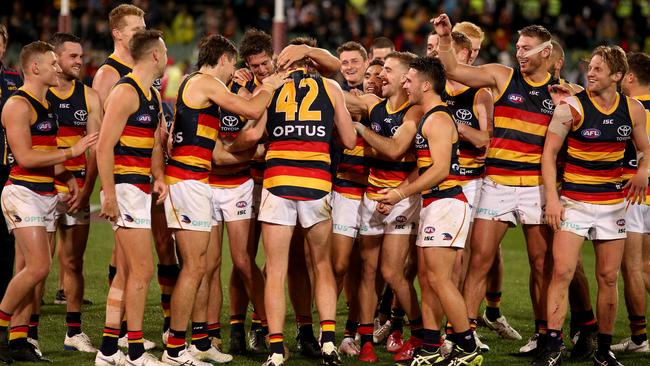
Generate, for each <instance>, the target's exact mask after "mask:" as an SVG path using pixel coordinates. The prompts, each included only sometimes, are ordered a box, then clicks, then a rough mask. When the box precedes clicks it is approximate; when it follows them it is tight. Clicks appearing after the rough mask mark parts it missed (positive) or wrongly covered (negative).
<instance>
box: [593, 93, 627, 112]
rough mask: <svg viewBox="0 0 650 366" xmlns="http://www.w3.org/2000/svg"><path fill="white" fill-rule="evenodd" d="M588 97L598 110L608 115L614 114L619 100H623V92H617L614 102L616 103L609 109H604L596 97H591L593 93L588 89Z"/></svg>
mask: <svg viewBox="0 0 650 366" xmlns="http://www.w3.org/2000/svg"><path fill="white" fill-rule="evenodd" d="M587 97H588V98H589V100H590V101H591V103H592V104H593V105H594V107H596V109H598V111H599V112H600V113H602V114H607V115H609V114H612V113H613V112H614V111H615V110H616V108H618V104H619V102H620V101H621V94H620V93H616V101H615V102H614V104H612V106H611V107H609V109H608V110H605V109H603V107H601V106H600V105H599V104H598V103H596V101H595V100H594V98H592V97H591V93H590V92H589V90H587Z"/></svg>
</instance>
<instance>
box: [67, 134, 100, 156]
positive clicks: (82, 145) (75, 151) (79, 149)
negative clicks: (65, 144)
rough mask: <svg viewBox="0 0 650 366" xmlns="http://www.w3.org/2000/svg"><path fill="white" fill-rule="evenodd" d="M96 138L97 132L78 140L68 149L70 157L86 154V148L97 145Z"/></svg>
mask: <svg viewBox="0 0 650 366" xmlns="http://www.w3.org/2000/svg"><path fill="white" fill-rule="evenodd" d="M97 137H99V132H95V133H91V134H89V135H86V136H84V137H82V138H81V139H79V141H77V143H75V144H74V145H72V147H71V148H70V150H71V151H72V156H73V157H75V158H76V157H77V156H79V155H81V154H83V153H84V152H86V150H88V148H90V147H92V146H94V145H95V144H96V143H97Z"/></svg>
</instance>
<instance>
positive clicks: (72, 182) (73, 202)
mask: <svg viewBox="0 0 650 366" xmlns="http://www.w3.org/2000/svg"><path fill="white" fill-rule="evenodd" d="M65 184H66V185H67V186H68V191H69V193H68V195H67V196H65V198H64V202H65V203H66V204H67V205H68V212H69V213H75V212H77V210H79V207H81V194H79V185H78V184H77V180H76V179H74V177H73V178H70V179H68V180H67V181H66V182H65Z"/></svg>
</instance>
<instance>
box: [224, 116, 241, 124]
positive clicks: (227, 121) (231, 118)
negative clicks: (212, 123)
mask: <svg viewBox="0 0 650 366" xmlns="http://www.w3.org/2000/svg"><path fill="white" fill-rule="evenodd" d="M237 122H238V120H237V117H235V116H225V117H223V118H222V119H221V123H223V125H224V126H227V127H235V126H236V125H237Z"/></svg>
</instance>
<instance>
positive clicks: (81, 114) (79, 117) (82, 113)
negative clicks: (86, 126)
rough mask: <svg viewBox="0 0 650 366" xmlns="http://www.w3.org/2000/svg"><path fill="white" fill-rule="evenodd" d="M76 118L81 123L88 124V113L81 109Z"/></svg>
mask: <svg viewBox="0 0 650 366" xmlns="http://www.w3.org/2000/svg"><path fill="white" fill-rule="evenodd" d="M74 118H75V119H76V120H77V121H79V122H86V121H87V120H88V112H86V111H84V110H83V109H79V110H77V111H75V112H74Z"/></svg>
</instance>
